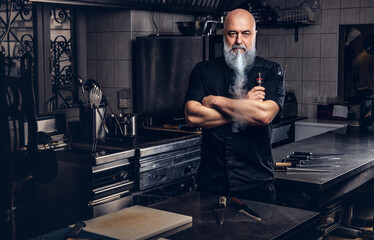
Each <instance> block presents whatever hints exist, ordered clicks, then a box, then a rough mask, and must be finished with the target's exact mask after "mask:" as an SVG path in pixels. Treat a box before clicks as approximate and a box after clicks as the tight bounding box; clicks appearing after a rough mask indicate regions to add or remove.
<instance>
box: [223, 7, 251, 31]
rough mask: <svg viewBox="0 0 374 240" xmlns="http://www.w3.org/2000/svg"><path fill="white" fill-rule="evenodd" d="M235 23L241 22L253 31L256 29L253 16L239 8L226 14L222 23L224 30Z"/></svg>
mask: <svg viewBox="0 0 374 240" xmlns="http://www.w3.org/2000/svg"><path fill="white" fill-rule="evenodd" d="M236 22H242V23H247V24H249V25H251V27H252V30H253V31H255V29H256V21H255V19H254V17H253V15H252V14H251V13H250V12H248V11H247V10H244V9H240V8H239V9H235V10H233V11H231V12H230V13H229V14H227V16H226V18H225V22H224V29H226V28H227V26H228V25H230V24H232V23H236Z"/></svg>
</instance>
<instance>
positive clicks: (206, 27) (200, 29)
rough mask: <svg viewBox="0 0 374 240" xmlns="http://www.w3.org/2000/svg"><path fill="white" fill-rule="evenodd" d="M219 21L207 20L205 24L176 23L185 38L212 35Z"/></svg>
mask: <svg viewBox="0 0 374 240" xmlns="http://www.w3.org/2000/svg"><path fill="white" fill-rule="evenodd" d="M216 23H217V21H214V20H205V21H203V22H176V24H177V25H178V29H179V32H180V33H182V34H183V35H185V36H206V35H210V33H211V32H210V31H211V29H214V30H215V24H216Z"/></svg>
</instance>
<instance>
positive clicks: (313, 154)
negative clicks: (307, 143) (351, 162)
mask: <svg viewBox="0 0 374 240" xmlns="http://www.w3.org/2000/svg"><path fill="white" fill-rule="evenodd" d="M292 155H294V156H295V155H301V156H302V155H304V156H315V157H317V156H318V157H321V156H339V155H345V153H312V152H292Z"/></svg>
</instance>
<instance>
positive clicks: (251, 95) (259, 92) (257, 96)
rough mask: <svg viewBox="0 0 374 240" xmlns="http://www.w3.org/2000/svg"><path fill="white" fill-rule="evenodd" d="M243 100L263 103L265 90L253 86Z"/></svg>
mask: <svg viewBox="0 0 374 240" xmlns="http://www.w3.org/2000/svg"><path fill="white" fill-rule="evenodd" d="M245 98H246V99H251V100H255V101H264V99H265V88H264V87H262V86H255V87H253V88H252V89H251V90H250V91H249V92H248V93H247V95H246V96H245Z"/></svg>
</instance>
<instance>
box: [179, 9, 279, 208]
mask: <svg viewBox="0 0 374 240" xmlns="http://www.w3.org/2000/svg"><path fill="white" fill-rule="evenodd" d="M223 34H224V36H223V37H224V56H223V57H219V58H216V59H211V60H209V61H205V62H201V63H198V64H197V65H196V66H195V67H194V69H193V70H192V72H191V76H190V82H189V86H188V90H187V93H186V97H185V104H184V109H185V116H186V121H187V124H188V125H189V126H191V127H201V128H202V129H203V131H202V134H203V136H202V145H201V163H200V166H199V169H198V177H197V186H198V189H199V190H201V191H208V192H212V193H216V194H221V195H226V196H236V197H240V198H245V199H250V200H256V201H262V202H274V201H275V195H276V194H275V188H274V173H273V159H272V153H271V133H272V128H271V122H272V120H273V119H274V117H275V116H276V115H277V114H278V113H279V112H280V111H281V109H282V107H283V102H284V96H285V92H284V87H283V73H282V70H281V67H280V66H279V64H277V63H274V62H271V61H268V60H265V59H263V58H260V57H258V56H256V48H255V43H256V34H257V31H256V23H255V20H254V18H253V16H252V15H251V14H250V13H249V12H248V11H246V10H243V9H236V10H233V11H231V12H230V13H229V14H228V15H227V16H226V18H225V22H224V31H223ZM259 85H262V86H259Z"/></svg>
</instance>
